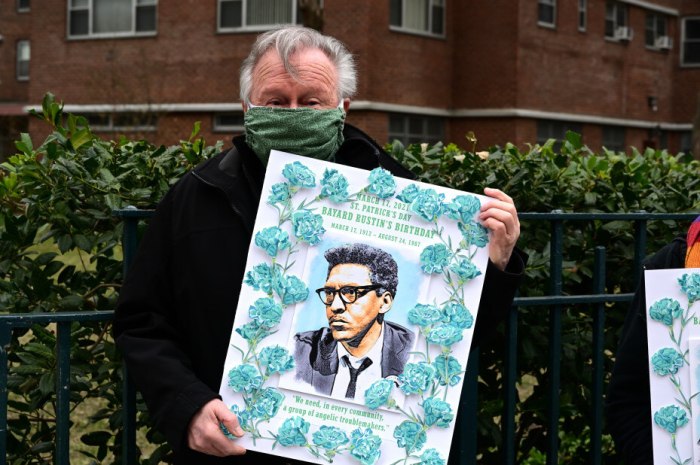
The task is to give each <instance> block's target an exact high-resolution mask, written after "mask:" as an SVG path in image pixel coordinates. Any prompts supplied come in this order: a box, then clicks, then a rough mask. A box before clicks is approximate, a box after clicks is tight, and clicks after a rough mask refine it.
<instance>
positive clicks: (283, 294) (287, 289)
mask: <svg viewBox="0 0 700 465" xmlns="http://www.w3.org/2000/svg"><path fill="white" fill-rule="evenodd" d="M275 292H277V295H279V296H280V299H282V304H284V305H293V304H296V303H298V302H303V301H305V300H306V299H307V298H308V297H309V288H308V287H306V284H304V281H302V280H301V279H299V278H297V277H296V276H287V277H283V276H281V277H280V279H278V280H277V281H275Z"/></svg>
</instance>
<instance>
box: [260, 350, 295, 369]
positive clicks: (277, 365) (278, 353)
mask: <svg viewBox="0 0 700 465" xmlns="http://www.w3.org/2000/svg"><path fill="white" fill-rule="evenodd" d="M258 361H259V362H260V365H261V366H263V367H265V368H266V372H267V374H268V375H271V374H273V373H284V372H285V371H289V370H291V369H292V368H294V358H293V357H292V356H291V355H289V352H288V351H287V349H285V348H284V347H282V346H279V345H274V346H270V347H265V348H264V349H263V350H261V351H260V353H259V354H258Z"/></svg>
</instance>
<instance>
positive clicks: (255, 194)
mask: <svg viewBox="0 0 700 465" xmlns="http://www.w3.org/2000/svg"><path fill="white" fill-rule="evenodd" d="M343 135H344V136H345V140H344V142H343V145H342V146H341V147H340V150H338V153H336V156H335V161H336V163H339V164H341V165H346V166H352V167H355V168H361V169H365V170H372V169H374V168H377V167H378V166H381V167H382V168H384V169H386V170H388V171H389V172H391V173H392V174H393V175H394V176H398V177H401V178H407V179H415V176H414V175H413V173H411V172H410V171H409V170H408V169H406V168H404V167H403V166H402V165H401V164H400V163H399V162H397V161H396V160H394V159H393V158H392V157H391V156H390V155H389V154H388V153H386V152H385V151H384V150H383V149H382V148H381V146H380V145H379V144H377V142H375V141H374V140H373V139H372V138H371V137H369V136H368V135H367V134H365V133H364V132H362V131H361V130H360V129H358V128H356V127H354V126H352V125H350V124H346V125H345V128H344V129H343ZM192 174H193V175H194V176H195V177H196V178H197V179H199V180H200V181H201V182H203V183H205V184H207V185H209V186H212V187H214V188H217V189H219V190H220V191H221V192H222V193H223V194H224V195H225V196H226V198H227V199H228V202H229V204H230V205H231V207H232V208H233V210H234V211H235V212H236V213H238V214H239V215H241V216H242V217H243V218H253V222H254V219H255V215H256V213H257V209H258V203H259V201H260V195H261V192H262V185H263V181H264V178H265V167H264V166H263V164H262V163H261V162H260V160H259V159H258V157H257V156H256V155H255V154H254V153H253V151H252V150H251V148H250V147H249V146H248V145H247V144H246V142H245V136H237V137H234V138H233V147H231V148H230V149H229V150H227V151H224V152H221V153H219V154H218V155H216V156H215V157H213V158H211V159H209V160H207V161H205V162H204V163H202V164H201V165H199V166H198V167H196V168H195V169H194V170H193V171H192ZM240 181H243V182H240ZM246 227H248V228H249V230H250V231H252V229H253V224H252V223H251V224H247V225H246Z"/></svg>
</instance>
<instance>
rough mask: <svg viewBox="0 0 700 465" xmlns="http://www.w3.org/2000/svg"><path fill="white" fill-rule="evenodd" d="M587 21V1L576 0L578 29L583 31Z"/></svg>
mask: <svg viewBox="0 0 700 465" xmlns="http://www.w3.org/2000/svg"><path fill="white" fill-rule="evenodd" d="M587 23H588V1H587V0H578V30H579V31H581V32H583V31H585V30H586V25H587Z"/></svg>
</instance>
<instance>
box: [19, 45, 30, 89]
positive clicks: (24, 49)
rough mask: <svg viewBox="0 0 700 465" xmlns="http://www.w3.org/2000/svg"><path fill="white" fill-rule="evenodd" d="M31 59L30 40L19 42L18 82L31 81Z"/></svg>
mask: <svg viewBox="0 0 700 465" xmlns="http://www.w3.org/2000/svg"><path fill="white" fill-rule="evenodd" d="M30 58H31V47H30V45H29V41H28V40H20V41H18V42H17V80H18V81H28V80H29V59H30Z"/></svg>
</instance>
